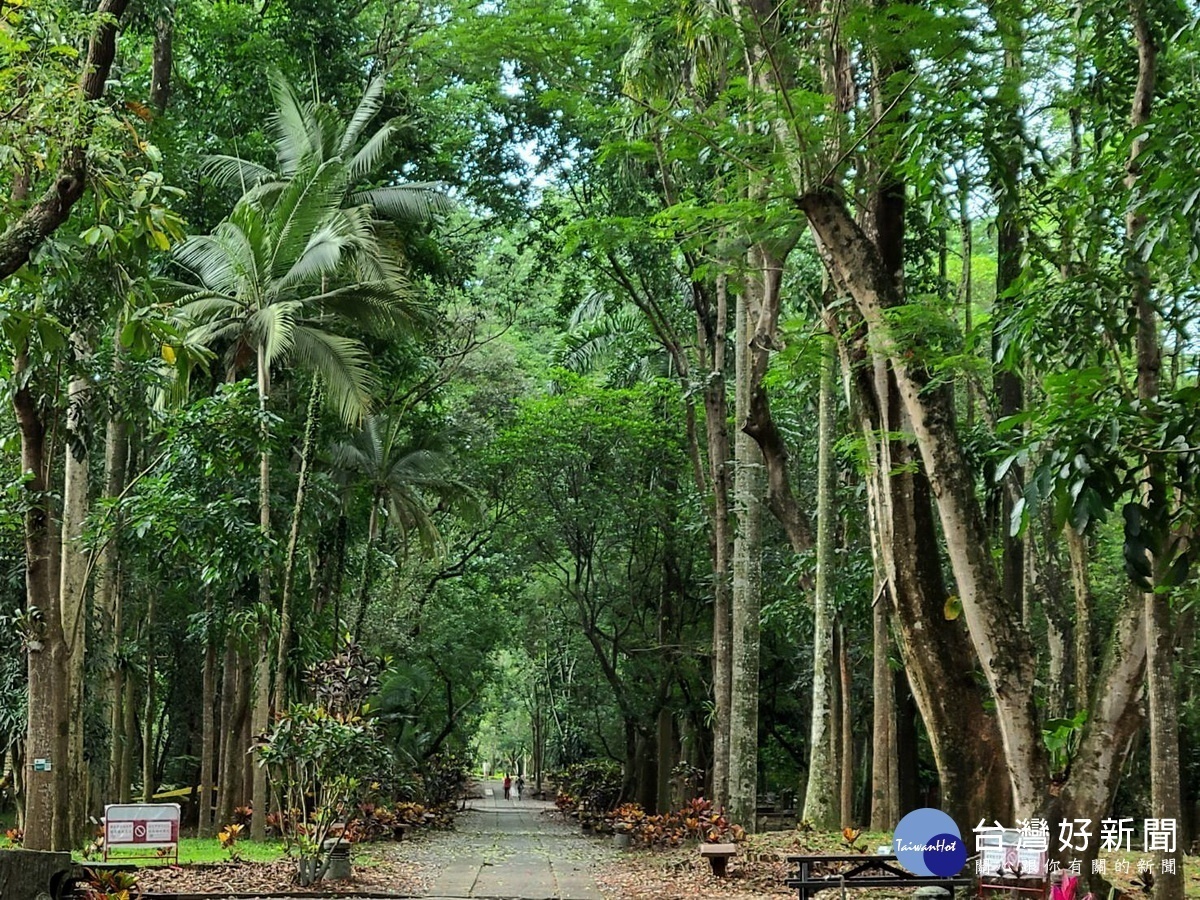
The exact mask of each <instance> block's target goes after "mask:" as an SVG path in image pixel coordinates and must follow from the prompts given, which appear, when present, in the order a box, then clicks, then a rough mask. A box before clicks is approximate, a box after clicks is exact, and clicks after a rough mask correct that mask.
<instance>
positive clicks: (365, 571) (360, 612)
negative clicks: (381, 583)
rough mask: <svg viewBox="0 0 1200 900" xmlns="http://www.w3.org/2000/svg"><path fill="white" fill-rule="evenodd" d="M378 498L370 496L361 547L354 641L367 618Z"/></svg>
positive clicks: (377, 520) (376, 528)
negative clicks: (364, 536)
mask: <svg viewBox="0 0 1200 900" xmlns="http://www.w3.org/2000/svg"><path fill="white" fill-rule="evenodd" d="M379 500H380V498H379V497H378V496H374V497H372V498H371V515H370V517H369V518H368V520H367V543H366V546H365V547H363V564H362V578H361V579H360V580H359V583H358V606H357V612H356V613H355V616H354V640H355V641H358V639H359V638H360V637H361V636H362V629H363V623H364V622H365V621H366V618H367V606H369V605H370V602H371V598H370V590H371V552H372V550H373V549H374V547H375V541H376V539H377V538H378V536H379Z"/></svg>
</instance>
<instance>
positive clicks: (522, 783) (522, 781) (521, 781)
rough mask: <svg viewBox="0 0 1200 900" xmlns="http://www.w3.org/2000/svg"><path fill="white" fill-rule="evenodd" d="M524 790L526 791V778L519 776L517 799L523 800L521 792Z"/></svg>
mask: <svg viewBox="0 0 1200 900" xmlns="http://www.w3.org/2000/svg"><path fill="white" fill-rule="evenodd" d="M523 790H525V776H524V775H518V776H517V799H518V800H520V799H521V791H523Z"/></svg>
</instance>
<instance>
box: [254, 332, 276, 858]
mask: <svg viewBox="0 0 1200 900" xmlns="http://www.w3.org/2000/svg"><path fill="white" fill-rule="evenodd" d="M270 395H271V369H270V366H269V364H268V362H267V352H266V347H264V346H262V345H261V344H260V345H259V347H258V405H259V409H260V410H262V411H264V412H265V411H266V409H267V401H268V399H269V398H270ZM263 427H264V428H266V426H265V425H264V426H263ZM264 437H265V435H264ZM258 524H259V527H260V528H261V529H262V534H263V540H264V542H266V544H267V547H266V549H265V550H264V554H265V555H264V558H263V560H262V564H261V566H260V568H259V570H258V605H259V624H258V648H257V649H258V655H257V659H256V664H255V672H256V677H255V688H254V711H253V714H252V715H251V719H250V731H251V734H252V735H258V734H263V733H264V732H266V730H267V728H268V727H269V726H270V721H271V655H270V649H271V643H270V624H269V623H270V618H269V613H270V610H271V550H270V540H271V453H270V450H269V449H268V448H266V447H264V448H263V451H262V456H261V458H260V460H259V480H258ZM250 803H251V806H252V808H253V813H252V815H251V819H250V839H251V840H255V841H261V840H265V839H266V837H267V770H266V767H265V766H258V765H255V766H254V767H253V770H252V778H251V792H250Z"/></svg>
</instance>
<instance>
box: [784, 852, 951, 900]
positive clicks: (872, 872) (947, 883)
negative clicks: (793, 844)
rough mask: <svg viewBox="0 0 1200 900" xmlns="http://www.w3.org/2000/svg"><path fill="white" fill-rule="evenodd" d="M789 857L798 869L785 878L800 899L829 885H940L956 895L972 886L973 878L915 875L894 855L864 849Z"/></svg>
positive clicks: (847, 886)
mask: <svg viewBox="0 0 1200 900" xmlns="http://www.w3.org/2000/svg"><path fill="white" fill-rule="evenodd" d="M787 861H788V862H789V863H791V864H792V865H795V866H796V867H797V869H798V871H797V873H796V875H795V876H794V877H792V878H789V879H787V881H786V882H785V883H786V884H787V886H788V887H792V888H795V889H796V890H797V891H798V892H799V900H810V898H811V897H813V896H814V895H815V894H817V893H818V892H819V891H827V890H829V889H830V888H839V889H848V888H887V889H889V890H894V889H897V888H899V889H915V888H923V887H934V888H941V889H942V890H944V891H947V892H949V893H950V895H951V896H953V894H954V891H955V889H956V888H970V887H971V886H972V884H973V883H974V882H973V881H972V879H970V878H942V877H940V876H937V875H914V874H912V872H908V871H906V870H904V869H902V868H900V867H899V866H898V865H894V863H895V862H896V857H895V856H870V855H867V854H865V853H843V854H835V855H827V856H789V857H788V858H787ZM814 867H822V868H827V867H836V868H840V869H841V870H840V871H836V872H826V873H822V874H817V873H816V872H814V871H813V870H814Z"/></svg>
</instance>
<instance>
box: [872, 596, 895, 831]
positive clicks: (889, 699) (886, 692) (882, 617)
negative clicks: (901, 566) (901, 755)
mask: <svg viewBox="0 0 1200 900" xmlns="http://www.w3.org/2000/svg"><path fill="white" fill-rule="evenodd" d="M882 588H883V584H882V582H880V583H879V584H878V587H877V589H876V594H875V596H876V600H875V603H874V605H873V607H872V610H871V617H872V623H873V626H874V628H873V637H874V640H873V646H874V665H873V667H872V671H871V683H872V691H871V695H872V701H871V710H872V715H871V718H872V724H871V830H872V831H887V830H889V829H891V828H895V827H896V822H898V821H899V812H900V809H899V804H898V803H897V793H898V791H899V773H898V771H897V754H896V680H895V673H893V672H892V667H891V666H890V665H888V649H889V647H890V645H891V636H890V634H889V632H888V620H887V606H886V605H885V604H884V602H883V601H882V599H881V598H880V597H879V594H880V591H881V590H882Z"/></svg>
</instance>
